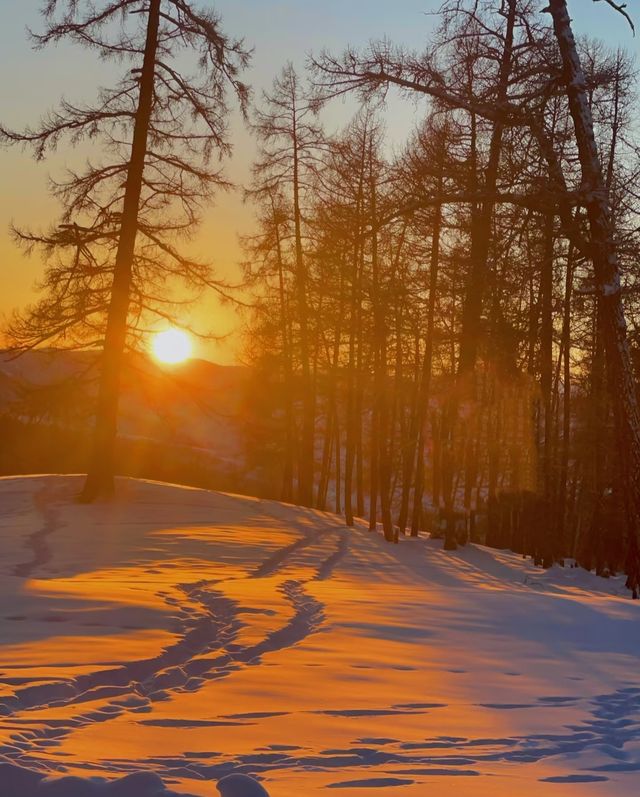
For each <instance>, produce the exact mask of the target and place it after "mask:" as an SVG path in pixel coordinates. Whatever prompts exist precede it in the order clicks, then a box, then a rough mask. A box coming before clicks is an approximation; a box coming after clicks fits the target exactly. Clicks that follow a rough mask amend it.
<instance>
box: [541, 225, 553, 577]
mask: <svg viewBox="0 0 640 797" xmlns="http://www.w3.org/2000/svg"><path fill="white" fill-rule="evenodd" d="M543 236H544V244H543V246H544V252H543V257H542V274H541V280H540V283H541V284H540V296H541V308H540V309H541V316H542V318H541V328H540V389H541V393H542V402H541V406H542V416H543V423H542V435H543V440H542V456H541V465H542V468H541V470H542V473H541V479H540V482H541V484H540V493H541V495H542V500H543V505H544V514H545V517H544V521H543V522H544V529H542V530H541V537H542V539H543V550H542V551H541V555H542V564H543V566H544V567H550V566H551V564H552V559H553V556H552V550H551V549H552V547H553V540H554V538H555V528H554V526H555V512H554V510H553V502H552V483H553V480H552V436H553V401H552V399H553V394H552V381H553V262H554V261H553V255H554V239H553V215H552V214H551V213H547V214H546V215H545V218H544V232H543Z"/></svg>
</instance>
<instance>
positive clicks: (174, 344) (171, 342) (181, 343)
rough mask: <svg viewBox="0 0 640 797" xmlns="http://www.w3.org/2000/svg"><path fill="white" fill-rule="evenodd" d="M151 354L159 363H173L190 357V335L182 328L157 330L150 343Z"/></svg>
mask: <svg viewBox="0 0 640 797" xmlns="http://www.w3.org/2000/svg"><path fill="white" fill-rule="evenodd" d="M151 349H152V351H153V356H154V357H155V358H156V360H158V361H159V362H161V363H166V364H168V365H175V364H177V363H181V362H184V361H185V360H188V359H189V357H191V352H192V350H193V346H192V343H191V338H190V336H189V335H188V334H187V333H186V332H184V331H183V330H182V329H175V328H172V329H167V330H165V331H164V332H158V334H157V335H155V336H154V337H153V341H152V344H151Z"/></svg>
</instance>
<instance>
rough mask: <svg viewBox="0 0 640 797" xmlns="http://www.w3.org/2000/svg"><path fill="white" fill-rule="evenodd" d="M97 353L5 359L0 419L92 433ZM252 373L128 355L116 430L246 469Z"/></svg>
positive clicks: (1, 359)
mask: <svg viewBox="0 0 640 797" xmlns="http://www.w3.org/2000/svg"><path fill="white" fill-rule="evenodd" d="M97 358H98V354H97V353H96V352H92V351H82V350H63V349H42V350H34V351H30V352H26V353H24V354H22V355H21V356H19V357H17V358H16V357H15V356H14V355H12V354H9V353H7V352H3V353H0V413H1V414H2V415H5V416H10V417H13V418H19V419H21V420H23V421H28V422H42V423H47V424H55V425H61V426H63V427H67V428H73V429H75V430H84V431H88V430H89V429H90V427H91V423H92V405H93V397H94V395H95V391H96V385H97V369H96V367H95V366H96V364H97ZM248 374H249V369H248V368H246V367H244V366H232V365H218V364H216V363H212V362H209V361H207V360H201V359H193V360H190V361H187V362H185V363H183V364H181V365H178V366H161V365H159V364H158V363H156V362H155V361H154V360H152V359H151V358H149V357H147V356H145V355H143V354H129V355H128V357H127V362H126V367H125V371H124V374H123V387H122V397H121V411H120V424H119V432H120V435H121V437H123V438H128V439H134V440H135V439H138V440H140V439H143V440H152V441H154V442H158V443H162V444H165V445H171V446H179V447H186V448H192V449H194V450H199V451H206V452H209V453H210V454H211V455H212V456H213V457H215V459H216V460H218V461H220V462H221V463H227V464H228V465H229V466H231V467H239V466H240V467H241V465H242V462H243V459H244V452H243V443H242V431H241V425H242V424H241V418H240V416H241V413H242V404H243V400H244V396H245V394H246V383H247V379H248Z"/></svg>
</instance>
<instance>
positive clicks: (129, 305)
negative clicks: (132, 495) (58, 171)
mask: <svg viewBox="0 0 640 797" xmlns="http://www.w3.org/2000/svg"><path fill="white" fill-rule="evenodd" d="M43 15H44V17H45V20H46V23H47V27H46V29H45V32H44V33H42V34H40V35H36V36H34V39H35V42H36V45H37V46H46V45H48V44H52V43H54V44H55V43H57V42H59V41H61V40H64V39H68V40H70V41H72V42H75V43H78V44H82V45H84V46H86V47H88V48H90V49H91V50H95V51H97V53H98V54H99V56H100V57H102V58H106V59H112V60H116V61H127V62H129V63H131V64H133V67H132V69H131V70H130V71H129V72H128V73H126V74H125V76H124V77H123V78H122V79H121V80H120V82H119V83H118V84H117V85H116V86H115V87H114V88H110V89H101V90H100V92H99V94H98V101H97V103H96V104H94V105H75V104H72V103H70V102H69V101H67V100H63V101H62V102H61V104H60V107H59V108H58V110H56V111H53V112H51V113H49V114H48V115H47V116H45V117H44V118H43V119H42V121H41V123H40V125H39V126H38V127H37V128H35V129H27V130H25V131H23V132H14V131H10V130H7V129H5V128H0V140H1V141H3V142H4V143H22V144H23V145H26V146H30V147H32V148H33V150H34V153H35V156H36V158H38V159H41V158H43V157H44V156H45V155H46V154H47V153H48V152H49V151H50V150H52V149H55V147H56V146H57V145H58V143H59V142H60V140H61V139H62V138H65V137H66V138H68V139H69V140H70V141H71V143H72V144H73V145H79V144H81V143H83V142H87V141H92V140H96V141H98V142H99V143H100V144H101V145H102V158H103V159H104V160H103V162H101V163H96V164H94V163H91V162H90V163H88V165H87V166H86V168H85V169H84V171H81V172H74V171H71V172H70V173H69V175H68V177H67V179H66V181H65V182H62V183H58V184H56V185H55V189H54V190H55V193H56V195H57V196H58V197H59V198H60V199H61V201H62V203H63V206H64V210H63V215H62V219H61V221H60V224H59V225H58V227H57V229H54V230H52V231H51V232H50V233H49V234H47V235H36V234H33V233H20V232H18V233H17V235H18V237H19V238H20V239H21V240H22V241H24V242H25V243H26V244H27V245H28V246H34V245H39V246H42V247H44V249H45V253H47V254H48V255H50V256H51V265H50V266H49V270H48V272H47V277H46V279H45V283H44V285H43V287H44V289H45V291H46V293H45V296H44V298H43V299H42V300H41V302H40V303H39V304H37V305H36V306H35V307H34V308H32V309H31V311H27V313H26V315H23V316H22V317H20V318H18V319H17V320H16V322H15V323H14V324H13V327H12V332H13V335H14V339H15V342H16V344H17V345H18V346H23V347H24V346H27V347H29V346H36V345H39V344H40V343H43V342H45V341H49V342H55V341H59V340H61V339H64V338H65V337H66V336H69V335H75V336H76V341H77V342H84V343H90V344H94V345H98V346H100V347H101V349H102V354H101V359H100V379H99V390H98V399H97V406H96V420H95V429H94V441H93V454H92V457H91V461H90V463H89V469H88V474H87V479H86V482H85V486H84V489H83V492H82V496H81V497H82V499H83V500H85V501H92V500H95V499H96V498H98V497H101V496H104V497H108V496H110V495H111V494H112V492H113V487H114V485H113V477H114V470H115V442H116V435H117V419H118V397H119V385H120V374H121V371H122V365H123V357H124V353H125V350H126V347H127V344H128V343H129V342H131V341H132V340H135V339H136V337H139V336H140V332H141V327H142V323H143V319H145V318H147V317H148V316H149V315H150V314H151V315H153V314H155V315H156V316H160V317H163V318H165V317H171V316H172V310H171V302H167V301H166V295H167V288H166V285H165V284H166V283H167V282H171V281H172V280H173V279H174V278H177V279H179V280H182V281H183V282H186V284H187V285H189V286H191V287H194V288H203V287H207V286H213V287H216V286H217V287H220V285H219V284H217V283H215V281H214V280H213V278H212V275H211V271H210V269H209V267H208V265H207V264H205V263H201V262H198V261H196V260H193V259H191V258H189V257H187V256H185V255H184V254H182V253H181V252H180V251H179V249H178V248H177V247H176V244H175V240H176V238H179V237H181V236H182V237H188V236H189V235H190V234H191V233H192V231H193V229H194V226H195V224H196V223H197V221H198V218H199V213H200V210H201V207H202V205H203V203H204V202H205V201H207V200H209V199H210V198H211V196H212V193H213V192H214V190H215V189H216V188H220V187H224V186H226V185H227V183H226V182H225V180H224V179H223V176H222V174H221V172H220V171H219V169H218V168H216V166H215V165H214V157H215V156H219V157H220V156H224V155H227V154H228V153H229V151H230V145H229V142H228V139H227V115H228V106H227V94H228V92H229V90H230V91H231V92H232V93H234V94H235V95H236V97H237V99H238V100H239V103H240V106H241V108H243V109H244V108H245V107H246V103H247V100H248V90H247V87H246V86H245V85H244V84H243V83H242V82H241V81H240V79H239V73H240V70H241V69H242V68H243V67H245V66H246V65H247V63H248V59H249V53H248V51H247V50H246V48H245V47H244V44H243V43H242V41H234V40H230V39H228V38H227V37H226V36H225V35H224V33H223V32H222V31H221V27H220V19H219V17H218V16H217V15H216V14H215V13H213V12H210V11H201V10H198V8H197V7H196V6H195V5H194V4H193V3H191V2H187V0H149V2H148V3H143V2H141V0H109V1H107V0H101V2H99V3H98V4H93V3H91V4H90V3H80V2H78V0H67V1H66V2H58V1H57V0H50V2H47V3H46V4H45V6H44V9H43ZM185 55H187V56H196V57H195V59H193V60H195V61H196V64H197V75H196V77H189V76H188V75H187V74H186V73H185V72H184V71H183V67H182V65H183V63H185V60H184V59H185Z"/></svg>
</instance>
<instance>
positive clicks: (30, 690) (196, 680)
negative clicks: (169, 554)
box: [0, 485, 348, 774]
mask: <svg viewBox="0 0 640 797" xmlns="http://www.w3.org/2000/svg"><path fill="white" fill-rule="evenodd" d="M51 495H52V493H51V489H50V486H49V485H45V487H44V488H43V490H42V491H40V492H39V493H38V494H37V495H36V499H35V500H36V503H37V505H38V507H39V508H40V509H41V511H42V512H43V514H44V516H45V524H44V526H43V528H42V529H41V530H39V531H37V532H35V533H34V534H32V535H31V536H30V538H29V545H30V546H31V547H32V548H33V549H34V552H35V556H34V558H33V560H31V561H30V562H29V563H27V564H25V565H20V566H18V567H16V568H15V575H18V576H21V577H23V578H26V577H28V576H29V575H30V574H31V573H32V572H33V571H34V570H35V569H36V567H37V566H39V565H42V564H45V563H46V562H47V561H49V559H50V551H49V550H48V548H47V546H46V543H45V541H44V538H45V537H46V536H48V535H49V534H51V533H53V532H54V531H55V530H56V514H55V512H54V510H52V509H51V507H50V500H51ZM274 517H275V516H274ZM276 519H277V518H276ZM301 531H302V533H303V535H304V536H303V537H301V538H300V539H299V540H296V541H295V542H294V543H292V544H291V545H288V546H286V547H284V548H282V549H280V550H278V551H276V552H275V553H274V554H272V555H271V556H269V557H268V558H267V559H266V560H265V561H264V562H263V563H262V564H261V565H260V566H259V567H258V568H256V570H255V571H254V572H253V573H251V574H250V576H249V577H250V578H264V577H268V576H273V575H274V574H276V573H278V572H279V571H281V570H282V569H284V568H285V567H286V566H287V564H288V563H289V561H290V559H291V557H292V556H293V555H294V554H295V553H296V552H298V551H300V550H301V549H303V548H306V547H308V546H310V545H314V544H317V543H318V541H319V540H320V539H321V538H322V537H323V536H325V535H326V534H327V532H326V531H323V530H321V531H313V532H311V533H309V532H308V531H306V530H304V529H302V530H301ZM334 536H336V535H335V531H334ZM347 548H348V539H347V537H346V534H345V533H344V532H340V533H339V535H338V543H337V546H336V548H335V550H333V551H331V552H330V553H329V555H328V556H327V558H326V559H325V560H324V561H322V562H321V563H320V566H319V567H318V570H317V573H316V574H315V575H313V576H311V577H310V579H309V580H313V579H321V580H324V579H327V578H329V577H330V576H331V574H332V572H333V570H334V569H335V567H336V566H337V565H338V563H339V561H340V560H341V559H342V557H343V556H344V555H345V554H346V551H347ZM215 583H216V582H202V583H197V584H194V585H177V586H178V587H179V589H180V590H181V591H182V592H183V593H184V594H185V597H186V599H187V602H186V603H185V605H184V606H182V607H181V611H182V614H183V619H185V620H186V621H185V622H184V623H183V628H182V636H181V638H180V640H179V641H178V642H177V643H176V644H175V645H173V646H171V647H169V648H166V649H165V650H163V651H162V653H161V654H160V655H159V656H157V657H155V658H150V659H141V660H138V661H131V662H127V663H126V664H124V665H122V666H118V667H113V668H109V669H106V670H100V671H97V672H93V673H91V674H89V675H86V676H79V677H77V678H76V679H74V680H73V681H64V682H60V683H57V684H55V685H49V684H44V685H38V686H30V687H26V688H24V689H22V690H18V691H17V692H16V693H15V697H14V698H12V699H9V700H7V699H5V700H4V701H0V715H5V716H12V715H14V714H16V713H19V712H24V711H33V710H38V709H40V710H42V709H47V708H59V707H75V706H79V705H81V704H82V703H87V702H92V701H95V700H99V699H101V698H114V699H109V700H107V702H106V704H105V705H104V706H102V707H101V708H100V709H99V710H97V711H92V712H88V713H82V714H77V715H76V716H74V717H72V718H70V719H68V720H61V721H58V722H55V723H53V725H52V726H47V725H46V723H45V727H43V728H35V729H30V730H26V729H24V728H21V729H20V731H19V733H18V734H16V736H15V737H13V738H11V740H10V743H9V745H7V746H4V747H0V754H2V753H5V754H6V753H16V752H18V751H20V753H19V756H18V759H21V758H22V757H23V755H24V753H29V754H31V753H33V752H35V751H37V750H42V749H44V750H47V749H49V748H50V747H51V746H54V745H55V746H57V745H59V744H60V743H61V741H62V739H63V738H64V737H65V736H67V735H68V734H70V733H72V732H74V731H76V730H78V729H80V728H82V727H85V726H87V725H91V724H94V723H98V722H108V721H109V720H113V719H115V718H117V717H119V716H121V715H122V714H124V713H147V712H149V711H150V710H151V704H152V703H154V702H158V701H167V700H170V699H171V696H172V694H173V693H176V692H180V691H198V690H199V689H200V688H201V687H202V686H203V685H205V684H206V683H207V682H208V681H211V680H216V679H219V678H224V677H226V676H228V675H230V674H231V673H232V672H234V671H235V670H237V669H238V668H239V667H241V666H243V665H246V666H254V665H258V664H260V663H261V660H262V656H264V655H265V654H268V653H272V652H274V651H279V650H284V649H285V648H287V647H291V646H293V645H295V644H297V643H298V642H300V641H302V640H303V639H305V638H306V637H307V636H309V635H310V634H312V633H314V632H315V631H317V630H318V629H319V628H320V626H321V625H322V622H323V620H324V615H323V606H322V604H321V603H319V602H318V601H317V600H315V599H314V598H312V597H310V596H309V595H307V594H306V592H305V589H304V581H293V580H291V581H287V582H285V583H284V584H283V585H282V586H281V587H280V588H279V592H280V593H281V594H282V595H283V596H284V598H285V599H286V600H287V601H288V603H289V604H290V605H291V606H292V607H293V609H294V616H293V617H292V619H291V620H290V621H289V622H288V623H287V624H286V625H284V626H283V627H282V628H280V629H277V630H276V631H273V632H272V633H270V634H269V635H268V636H267V637H265V638H264V639H263V640H262V641H261V642H259V643H256V644H255V645H251V646H236V645H234V644H233V643H234V641H235V639H236V636H237V631H238V630H239V628H241V627H242V621H241V620H240V619H239V607H238V606H236V605H235V604H234V602H233V601H230V600H228V599H227V598H225V597H224V595H222V594H221V593H217V592H216V591H215V590H213V589H212V587H213V586H214V585H215ZM160 594H162V593H160ZM168 600H170V599H168ZM194 605H197V606H198V607H199V611H198V613H197V615H196V617H195V618H194V617H193V614H192V612H191V611H190V610H189V607H193V606H194ZM214 650H220V651H221V653H220V655H219V656H218V657H217V658H216V659H213V660H209V659H207V660H203V659H198V658H197V657H198V656H200V655H202V654H206V653H210V652H212V651H214ZM284 713H286V712H284ZM251 718H254V717H253V716H252V715H248V716H247V715H238V716H236V717H232V718H231V719H251ZM18 722H19V723H20V724H22V723H24V725H28V724H29V720H28V719H25V720H22V721H20V720H18ZM143 722H144V721H143ZM147 724H149V723H147ZM238 724H242V723H239V722H230V721H224V720H222V721H218V722H211V723H209V725H210V726H211V727H216V726H225V725H238ZM184 725H187V726H188V725H189V723H188V722H187V723H184V724H183V726H184ZM192 727H193V726H192ZM195 727H197V723H196V726H195ZM224 774H226V770H225V773H224Z"/></svg>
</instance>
